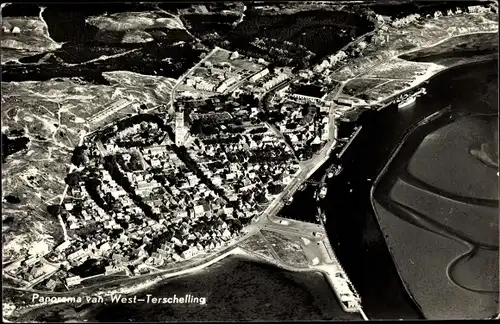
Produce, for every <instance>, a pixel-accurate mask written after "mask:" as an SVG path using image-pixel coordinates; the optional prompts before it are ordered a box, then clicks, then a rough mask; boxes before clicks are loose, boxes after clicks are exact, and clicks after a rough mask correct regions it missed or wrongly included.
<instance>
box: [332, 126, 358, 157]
mask: <svg viewBox="0 0 500 324" xmlns="http://www.w3.org/2000/svg"><path fill="white" fill-rule="evenodd" d="M362 128H363V126H359V127H358V128H357V129H356V131H355V132H354V134H352V135H351V137H350V138H349V141H347V143H346V144H345V145H344V147H343V148H342V151H340V153H338V154H337V157H338V158H339V159H341V158H342V156H343V155H344V153H345V152H346V151H347V149H348V148H349V146H351V144H352V142H354V139H355V138H356V137H357V136H358V134H359V133H360V132H361V129H362Z"/></svg>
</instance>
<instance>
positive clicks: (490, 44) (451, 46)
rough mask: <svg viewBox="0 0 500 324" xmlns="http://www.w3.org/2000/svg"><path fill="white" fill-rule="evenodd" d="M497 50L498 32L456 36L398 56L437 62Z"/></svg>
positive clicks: (417, 60)
mask: <svg viewBox="0 0 500 324" xmlns="http://www.w3.org/2000/svg"><path fill="white" fill-rule="evenodd" d="M497 52H498V33H483V34H475V35H472V36H471V35H464V36H457V37H454V38H451V39H449V40H447V41H445V42H443V43H441V44H439V45H436V46H433V47H428V48H424V49H421V50H419V51H416V52H412V53H409V54H405V55H401V56H400V58H402V59H404V60H408V61H415V62H435V63H439V62H440V60H441V59H447V58H455V57H463V56H467V55H481V54H491V53H497ZM469 53H470V54H469Z"/></svg>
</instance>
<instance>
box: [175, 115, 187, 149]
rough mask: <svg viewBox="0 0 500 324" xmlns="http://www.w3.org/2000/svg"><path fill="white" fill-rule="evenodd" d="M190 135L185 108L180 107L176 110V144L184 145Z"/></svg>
mask: <svg viewBox="0 0 500 324" xmlns="http://www.w3.org/2000/svg"><path fill="white" fill-rule="evenodd" d="M188 135H189V129H188V127H187V125H186V121H185V112H184V108H183V107H181V108H179V111H176V112H175V145H177V146H183V145H184V143H185V142H186V140H187V137H188Z"/></svg>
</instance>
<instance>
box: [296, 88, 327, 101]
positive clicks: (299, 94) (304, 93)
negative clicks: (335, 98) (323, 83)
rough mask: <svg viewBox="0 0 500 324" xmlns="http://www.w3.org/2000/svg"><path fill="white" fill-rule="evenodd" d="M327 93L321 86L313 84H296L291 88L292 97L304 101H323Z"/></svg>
mask: <svg viewBox="0 0 500 324" xmlns="http://www.w3.org/2000/svg"><path fill="white" fill-rule="evenodd" d="M326 95H327V93H326V91H325V89H323V88H322V87H320V86H317V85H312V84H295V85H293V87H292V89H291V94H290V97H292V98H294V99H297V100H299V101H302V102H313V103H318V102H321V101H323V98H324V97H326Z"/></svg>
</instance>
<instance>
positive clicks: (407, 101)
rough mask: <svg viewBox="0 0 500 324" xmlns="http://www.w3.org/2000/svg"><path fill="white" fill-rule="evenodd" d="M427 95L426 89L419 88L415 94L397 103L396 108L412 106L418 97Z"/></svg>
mask: <svg viewBox="0 0 500 324" xmlns="http://www.w3.org/2000/svg"><path fill="white" fill-rule="evenodd" d="M426 93H427V89H426V88H423V87H422V88H420V89H419V90H418V91H417V92H415V93H414V94H412V95H409V96H408V97H407V98H405V99H403V100H401V101H400V102H398V108H404V107H408V106H409V105H411V104H413V103H414V102H415V101H416V100H417V98H418V97H420V96H421V95H424V94H426Z"/></svg>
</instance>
